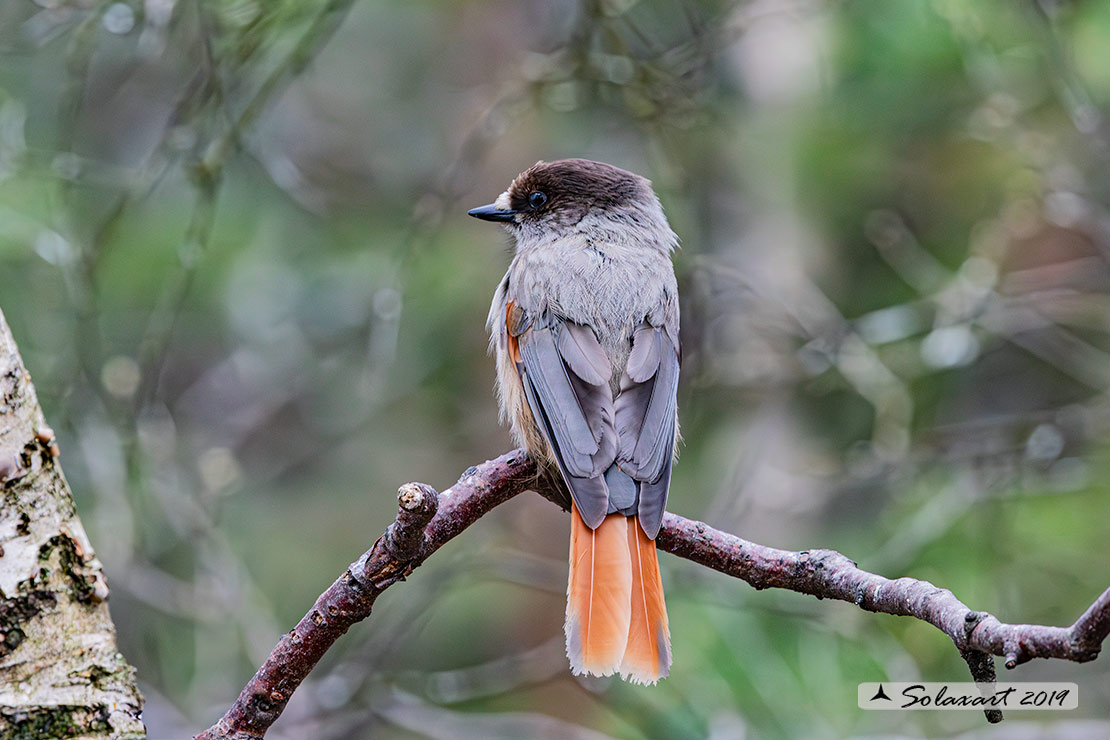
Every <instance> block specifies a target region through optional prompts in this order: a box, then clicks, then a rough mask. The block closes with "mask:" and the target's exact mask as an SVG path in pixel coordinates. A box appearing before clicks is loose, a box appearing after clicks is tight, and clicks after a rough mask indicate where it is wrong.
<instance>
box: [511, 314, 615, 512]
mask: <svg viewBox="0 0 1110 740" xmlns="http://www.w3.org/2000/svg"><path fill="white" fill-rule="evenodd" d="M517 346H518V348H519V357H520V361H519V362H518V363H517V371H518V372H519V373H520V379H521V382H522V384H523V386H524V393H525V397H526V398H527V399H528V405H529V407H530V408H531V410H532V416H533V417H534V418H535V420H536V423H537V425H539V427H540V429H541V430H542V432H543V434H544V437H545V438H546V439H547V441H548V444H550V445H551V448H552V451H553V452H554V457H555V460H556V462H557V463H558V465H559V469H560V471H561V472H562V474H563V478H564V479H565V480H566V483H567V487H568V488H569V489H570V494H571V497H572V498H573V499H574V503H575V506H576V507H577V508H578V512H579V514H580V515H581V516H582V520H583V521H584V522H585V523H586V525H587V526H588V527H590V528H591V529H593V528H596V527H597V526H598V525H600V524H601V521H602V520H603V519H604V518H605V515H606V513H608V508H609V487H608V485H607V484H606V482H605V472H606V471H607V470H608V469H609V467H610V466H611V465H612V464H613V462H614V460H615V459H616V455H617V446H618V439H617V431H616V423H615V410H614V407H613V394H612V391H611V390H610V388H609V377H610V375H611V374H612V367H611V365H610V363H609V358H608V357H607V356H606V355H605V352H604V350H602V348H601V345H600V344H598V341H597V337H596V336H595V335H594V333H593V330H591V329H590V328H588V327H585V326H581V325H578V324H574V323H571V322H568V321H564V320H562V319H558V318H551V317H549V316H545V317H542V318H538V319H536V320H534V321H532V322H531V326H529V328H527V329H525V330H524V331H522V332H521V333H520V335H519V336H518V337H517Z"/></svg>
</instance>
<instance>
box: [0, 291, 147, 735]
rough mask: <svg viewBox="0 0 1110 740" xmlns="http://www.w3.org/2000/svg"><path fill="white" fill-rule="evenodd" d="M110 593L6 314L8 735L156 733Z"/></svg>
mask: <svg viewBox="0 0 1110 740" xmlns="http://www.w3.org/2000/svg"><path fill="white" fill-rule="evenodd" d="M107 598H108V586H107V584H106V583H105V581H104V574H103V572H102V568H101V564H100V562H99V561H98V560H97V559H96V556H95V555H94V554H93V550H92V546H91V545H90V544H89V539H88V536H87V535H86V534H85V530H84V527H82V526H81V521H80V520H79V519H78V518H77V512H76V510H75V508H74V505H73V496H72V495H71V494H70V490H69V485H68V484H67V483H66V479H65V476H64V475H62V469H61V467H60V466H59V461H58V445H57V442H56V441H55V439H54V432H53V431H52V430H51V429H50V427H48V426H47V425H46V422H45V420H44V419H43V415H42V409H41V408H40V407H39V403H38V398H37V397H36V396H35V389H34V386H32V385H31V377H30V375H28V373H27V370H26V368H24V367H23V362H22V360H21V359H20V357H19V352H18V349H17V348H16V345H15V340H14V339H13V338H12V335H11V331H10V329H9V328H8V325H7V322H6V321H5V320H4V315H3V313H2V312H0V739H2V740H17V739H18V740H24V739H25V740H31V739H32V738H34V739H35V740H47V739H50V738H128V739H131V740H135V739H137V738H145V737H146V730H145V728H144V727H143V723H142V719H141V718H140V714H141V711H142V696H141V695H140V694H139V689H138V687H137V686H136V684H135V671H134V669H133V668H132V667H131V666H130V665H128V663H127V661H125V660H124V658H123V656H122V655H120V653H119V650H118V649H117V648H116V630H115V626H114V625H113V624H112V619H111V617H110V616H109V615H108V604H107V603H106V601H105V599H107Z"/></svg>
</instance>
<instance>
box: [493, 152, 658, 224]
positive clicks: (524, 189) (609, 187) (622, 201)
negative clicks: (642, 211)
mask: <svg viewBox="0 0 1110 740" xmlns="http://www.w3.org/2000/svg"><path fill="white" fill-rule="evenodd" d="M535 192H541V193H543V194H544V195H546V196H547V202H546V203H544V205H543V206H541V207H540V208H536V209H533V208H532V207H531V206H530V204H529V200H528V199H529V196H531V194H532V193H535ZM650 192H651V184H650V183H649V182H648V181H647V180H646V179H644V178H642V177H640V176H639V175H636V174H634V173H632V172H628V171H627V170H622V169H620V168H619V167H614V166H613V165H611V164H605V163H604V162H594V161H591V160H589V159H561V160H559V161H557V162H536V164H534V165H532V166H531V167H529V168H528V169H526V170H525V171H524V172H522V173H520V174H519V175H517V177H516V179H515V180H513V184H512V185H511V186H510V187H509V204H510V207H511V208H512V209H513V210H515V211H520V212H521V213H525V214H527V213H530V212H533V211H534V212H535V213H536V214H537V215H539V214H541V213H544V212H552V211H565V212H583V211H588V210H591V209H594V208H615V207H620V206H622V205H626V204H628V203H630V202H632V201H634V200H635V199H637V198H643V197H646V196H647V194H649V193H650Z"/></svg>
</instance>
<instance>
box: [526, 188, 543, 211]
mask: <svg viewBox="0 0 1110 740" xmlns="http://www.w3.org/2000/svg"><path fill="white" fill-rule="evenodd" d="M546 202H547V195H545V194H544V193H541V192H540V191H539V190H537V191H535V192H534V193H532V194H531V195H529V196H528V205H529V206H531V207H532V208H539V207H540V206H542V205H543V204H544V203H546Z"/></svg>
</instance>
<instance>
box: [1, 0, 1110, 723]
mask: <svg viewBox="0 0 1110 740" xmlns="http://www.w3.org/2000/svg"><path fill="white" fill-rule="evenodd" d="M0 55H2V56H0V307H2V309H3V311H4V313H5V315H6V316H7V319H8V321H9V322H10V324H11V326H12V329H13V331H14V332H15V335H16V339H17V341H18V342H19V344H20V347H21V349H22V352H23V355H24V358H25V360H26V363H27V365H28V367H29V368H30V370H31V372H32V375H33V377H34V380H35V382H36V385H37V387H38V391H39V395H40V397H41V399H42V402H43V405H44V407H45V409H46V414H47V418H48V419H49V420H50V422H51V423H52V424H53V425H54V427H55V428H56V429H57V431H58V435H59V437H60V442H61V448H62V454H63V458H62V459H63V464H64V466H65V470H66V473H67V474H68V476H69V479H70V481H71V483H72V484H73V488H74V492H75V495H76V497H77V503H78V507H79V510H80V512H81V515H82V517H83V519H84V522H85V524H86V527H87V529H88V530H89V534H90V536H91V538H92V540H93V542H94V544H95V545H96V548H97V552H98V554H99V556H100V558H101V559H102V560H103V561H104V563H105V566H106V570H107V574H108V580H109V584H110V585H111V588H112V598H111V606H112V614H113V616H114V618H115V621H116V624H117V626H118V628H119V637H120V646H121V649H122V650H123V652H124V653H125V655H126V656H127V658H128V659H129V660H130V661H131V662H132V663H133V664H134V665H135V666H137V668H138V674H139V678H140V681H141V685H142V689H143V692H144V694H145V695H146V698H147V712H146V718H147V722H148V725H149V727H150V734H151V737H152V738H154V739H155V740H161V739H163V738H173V737H177V738H179V737H184V736H189V735H191V734H192V733H194V732H197V731H199V730H201V729H203V728H204V727H207V726H208V725H210V724H211V723H212V722H213V721H214V720H216V719H217V718H218V717H219V716H220V715H221V714H222V712H223V711H224V710H225V709H226V707H227V706H228V705H229V704H230V702H231V701H232V700H233V699H234V698H235V696H236V695H237V694H238V692H239V690H240V688H241V687H242V686H243V684H244V683H245V681H246V680H247V679H248V678H249V677H250V675H251V674H252V673H253V671H254V669H255V668H256V667H257V666H258V665H259V664H260V663H261V661H262V660H263V659H264V658H265V656H266V655H267V654H268V652H269V650H270V648H271V647H272V646H273V644H274V643H275V641H276V640H277V638H278V637H279V635H280V634H281V633H282V632H284V631H286V630H288V629H289V628H290V627H292V625H293V624H295V623H296V621H297V620H298V619H299V618H300V617H301V616H302V615H303V614H304V613H305V611H306V610H307V609H308V608H309V607H310V606H311V604H312V602H313V600H314V599H315V597H316V596H317V595H318V594H319V593H320V592H321V591H322V590H323V589H324V588H325V587H326V586H327V585H328V584H330V583H331V581H332V580H333V579H334V578H336V577H337V576H338V575H339V574H340V573H341V572H342V571H343V569H344V568H345V567H346V565H347V564H348V563H349V562H350V561H352V560H353V559H355V558H356V557H357V556H358V555H359V554H360V553H361V552H362V551H363V550H365V549H366V548H367V547H369V546H370V544H371V543H372V542H373V541H374V539H375V538H376V537H377V536H378V535H379V534H380V532H381V531H382V528H383V527H384V526H385V525H386V524H388V523H389V522H390V521H391V520H392V517H393V512H394V511H395V507H396V499H395V491H396V488H397V486H398V485H400V484H402V483H404V482H406V481H410V480H420V481H425V482H427V483H430V484H432V485H434V486H436V487H437V488H440V489H442V488H446V487H447V486H449V485H450V484H451V483H452V482H453V481H454V480H455V479H456V477H457V476H458V475H459V473H461V472H462V471H463V470H464V469H466V468H467V467H468V466H469V465H471V464H474V463H476V462H480V461H482V460H485V459H487V458H490V457H494V456H496V455H498V454H500V453H502V452H504V451H505V450H507V449H508V448H509V447H510V441H509V436H508V434H507V432H506V431H505V430H504V429H502V428H501V427H500V426H499V425H498V423H497V416H496V408H495V405H494V400H493V395H492V382H493V363H492V360H491V359H490V358H488V357H487V356H486V338H485V335H484V331H483V322H484V319H485V315H486V311H487V308H488V305H489V300H490V297H491V296H492V294H493V290H494V287H495V285H496V283H497V281H498V280H499V278H500V276H501V274H502V272H503V271H504V269H505V267H506V265H507V262H508V254H507V252H506V250H505V248H504V237H503V236H502V235H501V233H500V232H499V231H498V230H497V229H495V228H493V227H492V226H490V225H489V224H484V223H481V222H478V221H475V220H473V219H470V218H467V217H466V215H465V211H466V209H467V208H470V207H473V206H476V205H481V204H484V203H488V202H490V201H491V200H492V199H493V198H494V197H495V196H496V195H497V194H498V193H499V192H500V191H501V190H502V189H504V188H505V187H506V185H507V184H508V182H509V180H510V179H511V178H512V177H513V176H514V175H515V174H516V173H517V172H519V171H520V170H522V169H524V168H525V167H527V166H529V165H531V164H532V163H533V162H535V161H536V160H538V159H541V158H542V159H557V158H561V157H567V156H582V157H589V158H594V159H601V160H605V161H609V162H612V163H615V164H617V165H619V166H622V167H625V168H628V169H631V170H634V171H636V172H639V173H642V174H644V175H646V176H648V177H650V178H651V179H652V180H653V182H654V184H655V187H656V190H657V191H658V193H659V194H660V196H661V198H662V200H663V203H664V206H665V209H666V211H667V213H668V215H669V217H670V219H671V222H672V225H673V226H674V228H675V230H676V231H677V232H678V233H679V235H680V236H681V237H682V242H683V248H682V250H681V251H680V252H679V253H677V254H676V256H675V263H676V269H677V272H678V275H679V280H680V286H681V291H682V311H683V328H682V332H683V351H684V367H683V374H682V384H681V389H680V396H679V404H680V409H681V415H682V421H683V431H684V437H685V445H684V448H683V451H682V457H681V460H680V462H679V464H678V465H677V466H676V468H675V473H674V484H673V488H672V493H671V504H670V508H671V509H672V510H673V511H675V512H677V513H680V514H683V515H685V516H688V517H695V518H700V519H704V520H705V521H707V522H709V523H711V524H712V525H714V526H716V527H719V528H721V529H725V530H728V531H731V532H735V533H737V534H739V535H741V536H743V537H746V538H749V539H753V540H755V541H757V542H761V543H764V544H768V545H774V546H778V547H784V548H792V549H793V548H807V547H827V548H835V549H838V550H840V551H842V552H844V553H846V554H847V555H849V556H850V557H852V558H853V559H855V560H856V561H858V562H859V564H860V565H861V566H862V567H864V568H867V569H869V570H872V571H875V572H879V573H882V574H884V575H886V576H889V577H898V576H903V575H906V576H913V577H916V578H924V579H928V580H931V581H933V582H934V583H937V584H938V585H941V586H945V587H948V588H951V589H952V590H953V591H954V592H955V594H956V595H957V596H958V597H960V598H961V599H963V600H964V601H965V602H967V603H968V604H969V605H970V606H971V607H973V608H979V609H985V610H989V611H991V612H993V613H994V614H996V615H997V616H998V617H1000V618H1001V619H1003V620H1004V621H1011V622H1032V623H1045V624H1059V625H1065V624H1070V623H1071V622H1072V621H1073V620H1074V619H1075V618H1076V617H1077V616H1078V615H1079V614H1080V613H1081V612H1082V611H1083V609H1084V608H1086V606H1087V605H1088V604H1089V603H1090V602H1091V601H1093V600H1094V598H1095V597H1096V596H1097V595H1098V594H1099V593H1100V592H1101V591H1102V590H1103V589H1105V588H1106V586H1107V585H1108V583H1110V567H1108V564H1110V520H1108V516H1107V512H1108V510H1110V509H1108V507H1110V487H1108V485H1107V484H1106V482H1105V481H1106V479H1107V476H1108V474H1110V445H1108V440H1110V396H1108V395H1107V390H1108V388H1110V336H1108V334H1110V262H1108V259H1110V123H1108V121H1107V118H1106V113H1107V111H1110V4H1107V3H1104V2H1095V1H1093V0H1088V1H1086V2H1080V1H1078V0H1076V1H1074V2H1069V1H1068V0H1041V2H1031V1H1022V2H1014V1H1012V0H988V1H986V2H981V1H976V0H934V1H933V2H887V1H885V0H867V1H854V0H853V1H842V2H823V1H819V0H810V1H807V0H799V1H797V2H790V1H781V0H780V1H778V2H772V1H771V0H741V1H740V2H718V1H713V2H700V1H699V2H694V1H693V0H683V1H682V2H637V1H636V0H584V1H583V2H569V1H568V0H552V1H547V2H541V1H540V0H530V1H528V2H520V1H516V2H513V1H511V0H499V1H495V0H489V1H487V2H450V3H449V2H432V1H431V0H417V1H415V2H408V3H385V2H380V1H372V0H362V1H361V2H356V1H355V0H326V1H324V2H321V1H320V0H311V1H307V0H281V1H273V2H259V1H257V0H143V1H142V2H140V1H139V0H129V1H127V2H112V1H110V0H109V1H103V2H102V1H100V0H95V1H94V0H34V2H32V0H7V1H6V2H4V3H3V4H2V5H0ZM568 529H569V525H568V522H567V519H566V516H565V515H563V514H562V513H561V512H559V511H558V510H557V509H556V508H555V507H553V506H551V505H550V504H548V503H547V502H545V501H543V500H542V499H540V498H539V497H537V496H533V495H524V496H521V497H519V498H518V499H516V500H514V501H512V502H510V503H509V504H507V505H505V506H502V507H500V508H499V509H498V510H496V511H495V512H494V513H493V514H491V515H490V516H488V517H486V518H485V519H483V520H482V521H481V522H479V523H478V524H477V525H476V526H474V527H473V528H472V529H471V530H470V531H468V532H467V533H466V534H465V535H464V536H462V537H460V538H459V539H457V540H456V541H454V542H452V543H451V544H450V545H449V546H448V547H446V548H444V550H442V551H441V552H440V553H438V554H437V555H436V557H435V558H433V559H432V560H431V561H429V562H428V564H427V565H426V566H424V567H423V568H421V570H420V571H419V572H418V573H417V574H415V575H414V577H413V578H412V579H411V581H410V582H408V583H405V584H404V585H401V586H398V587H397V588H395V589H391V590H390V591H389V592H388V593H387V594H386V595H385V596H383V597H382V598H381V599H380V600H379V601H378V604H377V607H376V609H375V613H374V615H373V617H372V619H371V620H370V621H368V622H366V623H363V624H360V625H357V626H356V627H355V628H354V629H353V630H352V631H351V632H350V634H348V635H347V636H346V637H345V638H343V639H342V640H341V641H340V642H339V643H338V645H337V646H336V647H335V648H334V649H333V650H332V651H331V652H329V653H328V655H327V656H326V657H325V659H324V661H323V662H322V663H321V665H320V666H319V667H318V668H317V669H316V671H315V672H314V673H313V674H312V676H311V678H310V680H308V681H307V682H306V683H305V684H304V685H303V686H302V687H301V689H300V690H299V691H298V692H297V693H296V695H295V697H294V699H293V701H292V703H291V705H290V706H289V708H288V710H287V711H286V712H285V715H284V716H283V717H282V718H281V719H280V720H279V722H278V723H277V724H276V725H275V727H274V729H273V730H272V731H271V733H270V735H269V737H272V738H283V739H294V738H320V739H335V740H339V739H343V738H350V739H351V740H355V739H360V738H369V737H374V738H404V739H408V738H435V739H438V738H475V739H490V738H533V737H535V738H556V737H557V738H590V739H595V738H604V737H612V738H630V739H639V738H667V739H673V738H678V739H686V738H691V739H692V738H714V739H723V738H745V737H747V738H795V737H807V738H847V737H859V738H877V737H891V736H929V737H963V738H968V737H984V738H986V737H991V738H1000V737H1007V738H1012V737H1060V738H1065V737H1066V738H1086V737H1090V738H1096V737H1097V738H1104V737H1108V736H1110V659H1108V658H1103V659H1102V660H1099V661H1096V662H1094V663H1089V664H1085V665H1076V664H1070V663H1062V662H1051V663H1050V662H1048V661H1039V662H1036V663H1032V664H1027V665H1024V666H1022V667H1020V668H1019V669H1018V670H1016V671H1015V672H1012V673H1011V672H1005V671H1004V669H1002V667H1001V661H999V664H1000V665H999V669H1000V670H1002V671H1003V673H1004V675H1003V676H1002V678H1003V679H1004V680H1057V681H1075V682H1078V683H1079V685H1080V690H1081V700H1080V709H1079V710H1078V711H1076V712H1073V713H1067V714H1064V713H1053V714H1048V713H1018V712H1011V713H1010V715H1009V717H1008V719H1007V721H1006V722H1005V723H1003V725H1000V726H998V727H989V726H988V725H986V723H985V721H984V719H983V717H982V715H981V714H980V713H978V712H949V713H924V712H918V713H905V714H903V713H884V712H872V713H864V712H861V711H860V710H858V709H857V708H856V704H855V694H856V684H857V683H858V682H861V681H877V680H884V679H889V680H903V681H907V680H929V681H941V680H957V681H962V680H968V673H967V668H966V666H965V664H964V663H963V661H962V660H961V659H960V658H959V656H958V654H957V652H956V650H954V649H953V647H952V645H951V644H950V642H949V641H948V640H947V638H945V637H944V636H943V635H942V634H941V633H940V632H938V631H937V630H935V629H934V628H932V627H930V626H927V625H924V624H921V623H917V622H915V621H913V620H909V619H904V618H896V617H890V616H882V615H874V614H868V613H864V612H862V611H860V610H859V609H857V608H856V607H854V606H852V605H849V604H842V603H827V602H818V601H816V600H814V599H812V598H809V597H803V596H799V595H797V594H792V593H787V592H775V591H765V592H755V591H753V590H752V589H751V588H750V587H748V586H747V585H745V584H744V583H742V582H740V581H737V580H733V579H729V578H726V577H724V576H721V575H719V574H716V573H713V572H710V571H708V570H706V569H704V568H700V567H698V566H695V565H693V564H691V563H689V562H686V561H680V560H678V559H676V558H673V557H670V556H667V555H664V556H662V558H661V559H662V569H663V574H664V580H665V582H666V585H667V595H668V603H669V607H670V614H671V628H672V634H673V636H674V654H675V664H674V668H673V672H672V675H671V678H669V679H668V680H666V681H665V682H663V683H662V684H661V685H660V686H658V687H656V688H643V687H636V686H631V685H628V684H625V683H622V682H620V681H613V680H580V679H576V678H574V677H572V676H571V675H570V673H569V671H568V669H567V665H566V659H565V657H564V655H563V636H562V614H563V608H564V592H565V568H566V565H565V558H566V548H567V539H566V538H567V531H568Z"/></svg>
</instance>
